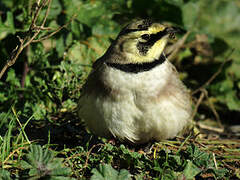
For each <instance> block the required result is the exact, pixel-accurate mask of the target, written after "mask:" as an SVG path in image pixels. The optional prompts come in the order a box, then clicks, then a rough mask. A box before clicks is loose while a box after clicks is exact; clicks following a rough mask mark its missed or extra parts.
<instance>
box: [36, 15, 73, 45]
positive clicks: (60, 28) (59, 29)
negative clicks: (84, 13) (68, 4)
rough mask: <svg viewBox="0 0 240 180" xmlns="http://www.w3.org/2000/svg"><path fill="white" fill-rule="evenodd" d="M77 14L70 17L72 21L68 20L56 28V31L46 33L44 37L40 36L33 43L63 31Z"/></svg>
mask: <svg viewBox="0 0 240 180" xmlns="http://www.w3.org/2000/svg"><path fill="white" fill-rule="evenodd" d="M76 16H77V14H75V15H73V16H72V18H71V19H70V21H68V22H67V23H66V24H64V25H63V26H61V27H59V28H58V29H56V30H55V31H54V32H52V33H50V34H48V35H45V36H43V37H40V38H39V39H35V40H33V41H32V42H33V43H36V42H40V41H43V40H45V39H48V38H50V37H52V36H53V35H54V34H56V33H58V32H59V31H61V30H62V29H63V28H65V27H67V26H68V25H69V24H70V23H71V22H72V21H73V20H74V18H75V17H76Z"/></svg>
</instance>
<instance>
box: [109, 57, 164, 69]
mask: <svg viewBox="0 0 240 180" xmlns="http://www.w3.org/2000/svg"><path fill="white" fill-rule="evenodd" d="M165 60H166V57H165V55H164V54H163V53H162V54H161V56H160V58H159V59H156V60H154V61H152V62H144V63H141V64H137V63H129V64H117V63H109V62H106V64H107V65H108V66H110V67H112V68H115V69H118V70H121V71H124V72H128V73H139V72H144V71H149V70H151V69H153V68H154V67H156V66H158V65H160V64H162V63H164V62H165Z"/></svg>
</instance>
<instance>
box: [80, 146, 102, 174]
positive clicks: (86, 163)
mask: <svg viewBox="0 0 240 180" xmlns="http://www.w3.org/2000/svg"><path fill="white" fill-rule="evenodd" d="M97 146H104V144H100V143H99V144H95V145H93V146H92V147H91V149H90V150H89V151H88V152H87V159H86V162H85V164H84V166H83V169H84V168H86V167H87V165H88V159H89V156H90V154H91V152H92V150H93V149H94V148H95V147H97Z"/></svg>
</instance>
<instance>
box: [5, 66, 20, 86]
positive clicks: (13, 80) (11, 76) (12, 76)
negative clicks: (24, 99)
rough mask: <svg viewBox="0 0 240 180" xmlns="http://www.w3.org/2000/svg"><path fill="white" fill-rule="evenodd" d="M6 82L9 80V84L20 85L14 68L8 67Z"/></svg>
mask: <svg viewBox="0 0 240 180" xmlns="http://www.w3.org/2000/svg"><path fill="white" fill-rule="evenodd" d="M6 81H7V82H10V83H11V85H14V86H16V87H20V81H19V79H18V78H17V77H16V74H15V71H14V69H9V71H8V73H7V79H6Z"/></svg>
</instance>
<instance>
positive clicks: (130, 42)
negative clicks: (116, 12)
mask: <svg viewBox="0 0 240 180" xmlns="http://www.w3.org/2000/svg"><path fill="white" fill-rule="evenodd" d="M175 32H177V29H175V28H172V27H168V26H166V25H163V24H160V23H154V22H152V21H151V20H149V19H143V20H138V21H135V22H133V23H130V24H128V25H127V26H126V27H124V28H123V30H122V31H121V32H120V33H119V35H118V37H117V38H116V40H115V42H114V43H113V45H112V48H111V49H112V50H113V51H115V52H117V53H118V54H121V55H122V56H124V58H121V62H118V63H123V64H126V63H145V62H152V61H154V60H156V59H158V58H159V57H160V56H161V54H162V53H163V50H164V48H165V46H166V44H167V41H168V39H169V38H174V34H175ZM113 59H114V58H113Z"/></svg>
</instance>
